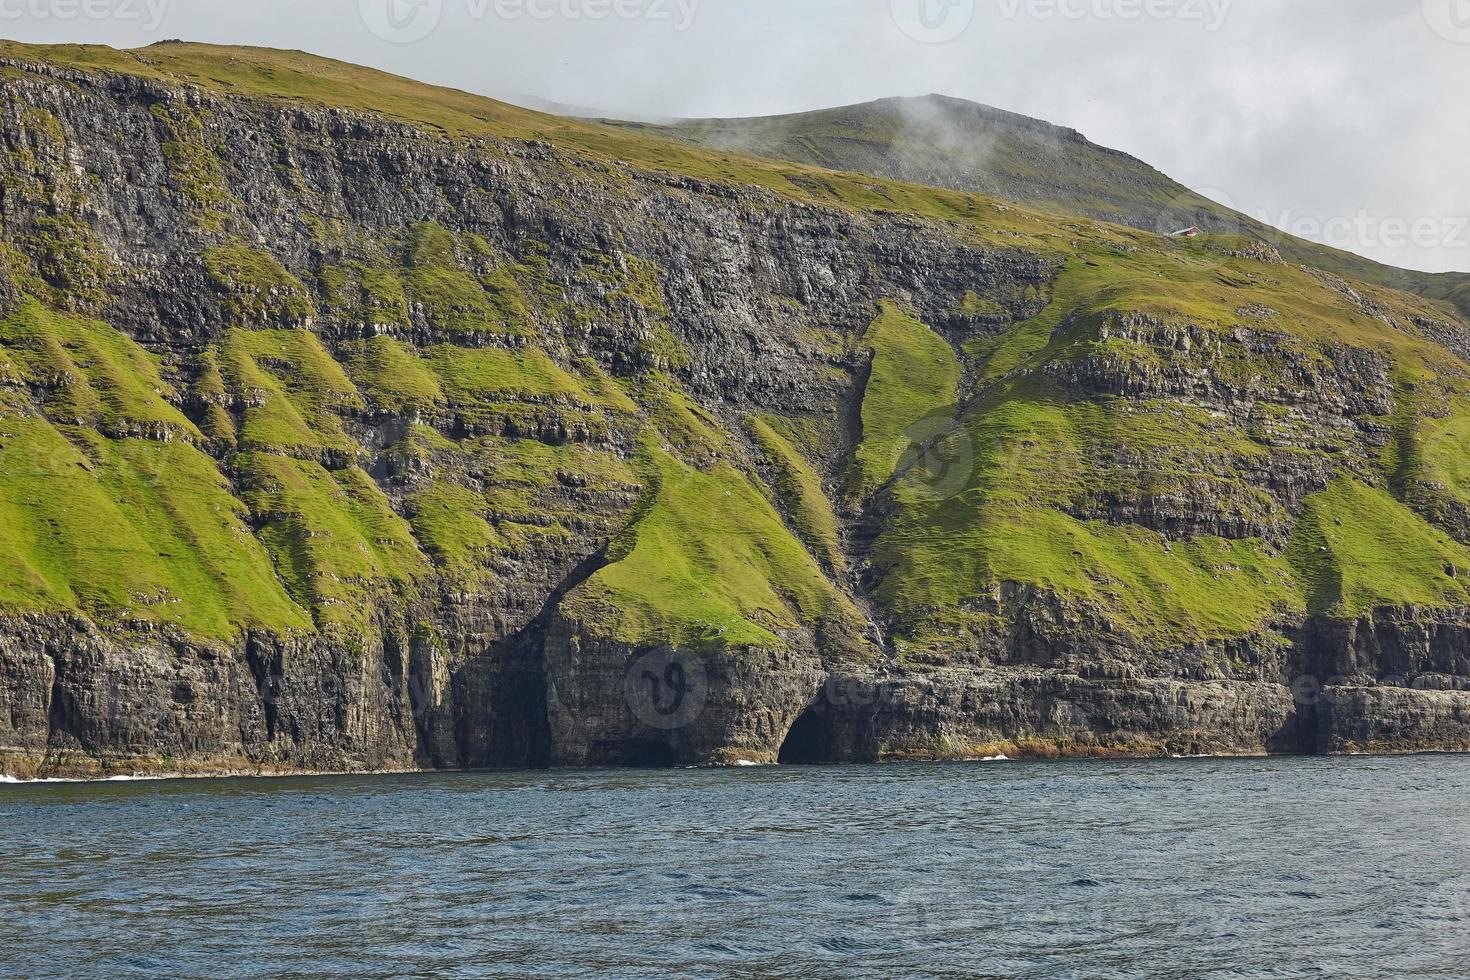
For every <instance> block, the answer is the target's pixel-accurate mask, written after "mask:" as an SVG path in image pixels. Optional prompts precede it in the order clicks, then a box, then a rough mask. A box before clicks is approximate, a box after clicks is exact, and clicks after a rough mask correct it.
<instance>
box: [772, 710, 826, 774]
mask: <svg viewBox="0 0 1470 980" xmlns="http://www.w3.org/2000/svg"><path fill="white" fill-rule="evenodd" d="M826 714H827V713H826V711H825V710H823V706H822V705H813V706H812V707H810V708H808V709H807V710H806V711H804V712H803V713H802V714H801V716H800V717H798V718H797V719H796V722H795V724H793V725H792V726H791V730H790V731H789V732H787V733H786V740H785V741H784V742H782V743H781V751H780V753H779V755H778V756H777V759H776V761H777V762H779V763H781V765H783V766H816V765H827V764H830V763H832V762H835V761H836V756H835V754H834V753H833V751H832V732H831V729H830V727H829V725H828V723H827V717H826Z"/></svg>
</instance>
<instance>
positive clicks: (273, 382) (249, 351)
mask: <svg viewBox="0 0 1470 980" xmlns="http://www.w3.org/2000/svg"><path fill="white" fill-rule="evenodd" d="M219 357H220V363H221V373H222V375H223V380H224V383H225V385H226V386H227V388H228V389H229V390H230V391H233V392H235V393H236V394H237V395H239V396H240V398H241V400H242V401H244V403H245V405H246V408H245V420H244V425H243V426H242V427H241V430H240V446H241V448H242V449H245V450H261V449H264V450H271V451H276V452H283V453H286V454H288V455H302V456H312V455H316V454H319V453H321V452H324V451H335V452H340V453H348V454H353V453H356V452H357V451H358V446H357V443H356V442H355V441H354V440H353V439H352V438H351V437H350V436H349V435H347V433H346V432H345V431H344V430H343V427H342V419H341V415H340V414H339V413H340V412H341V411H343V410H352V409H360V408H361V407H362V405H363V401H362V396H361V394H360V393H359V392H358V390H357V386H356V385H354V384H353V383H352V380H351V379H350V378H349V377H348V376H347V373H346V372H345V371H344V370H343V369H342V365H341V364H339V363H338V362H337V361H336V359H334V358H333V357H332V355H331V354H330V353H328V352H327V350H326V348H324V347H323V346H322V343H321V341H320V340H318V339H317V337H316V335H315V334H312V333H308V332H307V331H305V330H231V331H229V332H228V333H227V334H226V336H225V340H224V343H223V345H222V346H221V349H220V353H219Z"/></svg>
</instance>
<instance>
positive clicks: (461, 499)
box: [408, 481, 504, 576]
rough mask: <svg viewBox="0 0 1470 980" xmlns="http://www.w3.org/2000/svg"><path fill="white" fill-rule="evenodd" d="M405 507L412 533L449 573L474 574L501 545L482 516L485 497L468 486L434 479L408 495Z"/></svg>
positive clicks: (497, 535) (502, 540)
mask: <svg viewBox="0 0 1470 980" xmlns="http://www.w3.org/2000/svg"><path fill="white" fill-rule="evenodd" d="M408 510H409V513H410V518H409V519H410V522H411V524H412V526H413V533H414V536H415V537H416V538H417V539H418V540H419V541H420V542H421V543H422V544H423V547H424V550H425V551H427V552H428V553H429V555H430V556H432V557H433V559H434V561H435V563H436V564H438V565H439V566H440V567H442V568H443V569H445V570H446V571H448V572H449V573H451V574H454V575H459V576H466V575H471V574H473V573H474V572H475V571H477V570H478V569H480V568H481V567H482V566H483V564H484V561H485V558H486V557H487V556H488V555H489V554H490V553H491V552H492V551H494V550H496V549H498V548H500V547H502V546H503V545H504V539H503V538H502V537H501V536H500V534H499V533H497V532H496V530H495V528H493V527H491V526H490V522H489V521H487V520H486V519H485V515H486V510H487V507H486V503H485V498H484V497H482V496H480V495H479V494H478V493H475V492H474V491H473V490H471V489H470V488H468V487H464V486H460V485H458V484H455V483H448V482H438V481H436V482H434V483H431V484H430V485H429V486H427V487H425V488H424V489H423V490H420V491H419V492H418V493H416V494H414V495H413V497H412V498H410V500H409V502H408Z"/></svg>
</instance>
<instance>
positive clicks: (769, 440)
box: [745, 415, 847, 574]
mask: <svg viewBox="0 0 1470 980" xmlns="http://www.w3.org/2000/svg"><path fill="white" fill-rule="evenodd" d="M745 424H746V426H747V428H748V429H749V430H750V434H751V437H752V438H753V439H755V442H756V445H757V446H759V447H760V449H761V451H762V452H763V453H764V454H765V455H766V458H767V459H768V461H769V462H770V465H771V467H772V469H773V470H774V471H775V476H776V488H777V489H778V490H779V491H780V493H781V496H782V498H783V499H784V500H785V502H786V505H787V507H788V508H789V510H790V513H791V519H792V524H793V525H794V526H795V528H796V533H797V534H798V535H800V537H801V539H802V540H803V541H805V542H806V544H807V547H809V548H811V550H812V553H813V554H815V555H816V556H817V557H818V558H819V559H820V560H821V561H822V563H823V564H824V565H825V566H826V567H827V568H828V569H830V570H831V571H832V572H833V573H834V574H840V573H842V572H843V571H844V570H845V569H846V567H847V559H846V558H845V557H844V556H843V554H842V546H841V544H840V543H839V541H838V534H837V518H836V516H835V515H834V514H833V512H832V503H831V501H830V500H828V499H827V495H826V492H825V491H824V490H823V489H822V478H821V476H819V475H818V474H817V471H816V470H815V469H813V468H812V464H811V463H810V462H808V461H807V459H806V458H805V457H804V456H802V455H801V453H800V452H798V451H797V449H796V447H794V446H792V445H791V443H789V442H787V441H786V439H785V438H784V437H783V436H782V435H781V434H780V433H779V432H777V431H776V430H775V429H774V428H773V427H772V426H771V423H770V422H769V421H768V420H767V419H764V418H761V417H759V416H754V415H753V416H751V417H750V418H748V419H747V420H746V423H745Z"/></svg>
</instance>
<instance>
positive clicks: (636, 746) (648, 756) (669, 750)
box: [623, 739, 677, 769]
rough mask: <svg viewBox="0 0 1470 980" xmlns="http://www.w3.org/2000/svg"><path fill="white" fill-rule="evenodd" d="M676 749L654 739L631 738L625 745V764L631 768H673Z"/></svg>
mask: <svg viewBox="0 0 1470 980" xmlns="http://www.w3.org/2000/svg"><path fill="white" fill-rule="evenodd" d="M676 761H677V760H675V758H674V749H673V747H672V746H670V745H669V744H668V743H666V742H659V741H655V740H654V739H631V740H629V741H628V742H626V743H624V745H623V765H625V766H627V767H628V768H630V769H672V768H674V765H675V764H676Z"/></svg>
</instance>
